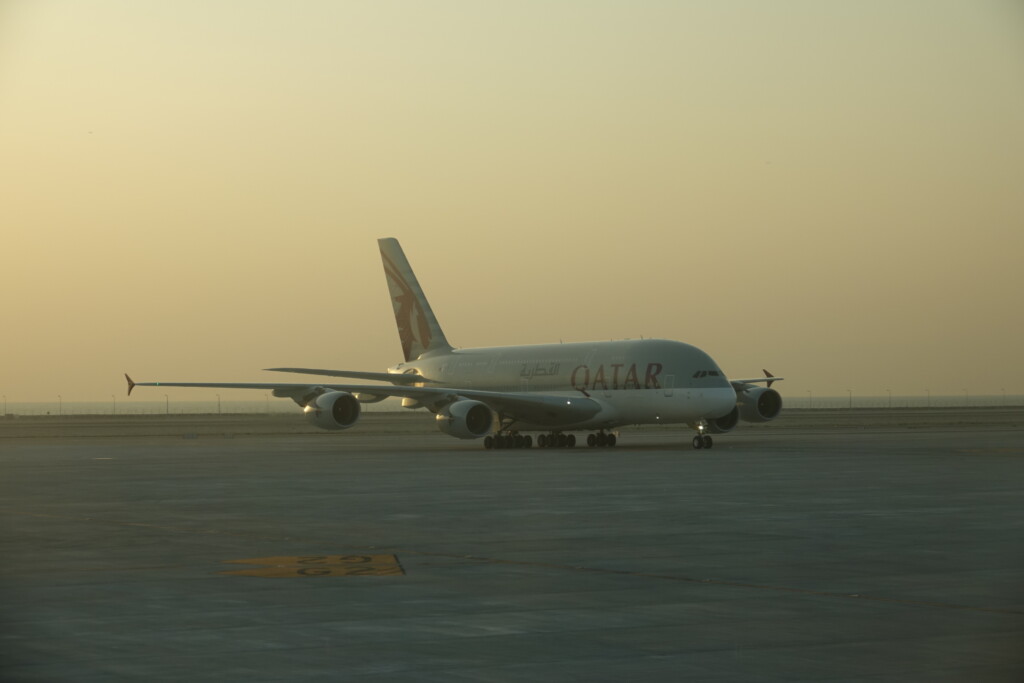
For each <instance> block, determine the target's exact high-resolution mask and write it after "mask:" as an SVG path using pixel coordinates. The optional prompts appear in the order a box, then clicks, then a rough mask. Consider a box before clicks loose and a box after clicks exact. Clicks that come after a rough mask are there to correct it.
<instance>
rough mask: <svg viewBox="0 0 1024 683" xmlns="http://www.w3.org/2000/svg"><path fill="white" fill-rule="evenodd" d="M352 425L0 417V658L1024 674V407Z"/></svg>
mask: <svg viewBox="0 0 1024 683" xmlns="http://www.w3.org/2000/svg"><path fill="white" fill-rule="evenodd" d="M172 417H173V416H172ZM296 419H298V418H296ZM15 422H16V423H17V424H14V423H15ZM101 422H102V425H101V424H100V423H101ZM366 422H367V423H366V425H360V426H358V427H356V428H355V429H352V430H349V431H347V432H343V433H322V432H313V431H311V430H309V429H306V428H305V427H304V426H302V423H300V422H296V421H294V420H291V419H288V420H282V419H281V418H274V419H262V418H259V417H244V418H243V417H237V416H223V417H222V418H216V417H188V416H183V417H179V418H174V419H167V420H163V421H161V420H160V419H158V417H156V418H154V417H150V418H145V419H138V420H134V421H133V420H132V419H130V418H127V417H125V418H123V419H114V418H111V419H104V420H100V419H99V418H93V419H91V420H86V419H82V420H77V421H76V420H72V419H66V420H64V421H62V422H61V424H58V423H57V422H56V421H54V420H51V421H49V422H45V421H43V420H42V419H40V420H38V421H35V422H32V421H27V420H18V421H0V467H2V475H3V476H2V479H0V494H2V502H0V509H2V513H0V514H2V516H3V532H2V536H0V542H2V546H0V548H2V550H3V557H4V562H3V563H2V565H0V566H2V569H0V572H2V573H0V580H2V584H0V591H2V593H0V600H2V606H3V610H2V615H3V616H2V620H3V622H2V625H0V629H2V631H0V636H2V639H0V643H2V651H0V666H2V669H0V680H3V681H72V680H73V681H122V680H123V681H135V680H143V679H145V680H156V681H178V680H190V681H271V680H292V681H320V680H323V681H328V680H330V681H337V680H365V679H370V678H372V679H373V680H377V681H453V680H466V681H516V680H521V681H525V680H530V681H567V680H586V681H613V680H615V681H618V680H623V679H631V680H635V679H638V678H641V677H649V678H662V679H666V680H700V681H850V682H852V681H880V682H882V681H884V682H888V681H893V682H895V681H901V682H904V681H963V680H971V681H1021V680H1024V654H1022V653H1024V541H1022V539H1024V504H1022V501H1024V413H1022V411H1021V410H1020V409H1005V410H1001V411H999V410H986V411H966V412H965V411H905V412H902V413H901V412H900V411H860V412H858V411H808V412H806V413H799V412H796V413H794V414H793V417H792V419H790V420H789V421H788V422H787V414H786V413H783V416H782V417H781V418H780V419H779V420H778V421H777V422H775V423H771V424H769V425H763V426H755V427H753V428H744V426H741V427H739V428H737V430H736V431H735V432H733V433H731V434H728V435H722V436H719V437H716V442H715V448H714V449H712V450H710V451H693V450H691V449H690V448H689V447H688V446H687V445H686V444H687V442H688V440H689V434H690V432H689V431H688V430H679V429H668V428H659V429H651V430H623V432H622V434H621V438H620V445H619V446H618V447H617V448H615V449H606V450H593V449H587V448H576V449H574V450H541V449H536V448H534V449H530V450H517V451H511V450H510V451H485V450H483V449H482V448H481V446H480V444H479V442H461V441H458V440H455V439H452V438H450V437H447V436H445V435H443V434H441V433H439V432H437V431H435V429H434V428H433V426H432V424H431V420H430V418H429V416H427V415H425V414H422V413H420V414H417V415H403V416H399V417H392V416H388V415H367V421H366ZM296 425H298V426H296Z"/></svg>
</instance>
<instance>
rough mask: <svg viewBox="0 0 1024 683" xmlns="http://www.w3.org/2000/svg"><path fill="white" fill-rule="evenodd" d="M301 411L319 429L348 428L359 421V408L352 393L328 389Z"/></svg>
mask: <svg viewBox="0 0 1024 683" xmlns="http://www.w3.org/2000/svg"><path fill="white" fill-rule="evenodd" d="M303 412H304V413H306V416H307V417H308V418H309V421H310V422H312V423H313V424H314V425H316V426H317V427H319V428H320V429H348V428H349V427H351V426H352V425H354V424H355V423H356V422H358V421H359V414H360V412H361V408H360V407H359V401H358V399H356V397H355V396H353V395H352V394H349V393H347V392H344V391H328V392H325V393H323V394H320V395H319V396H317V397H316V398H315V399H313V400H312V401H310V402H309V403H307V404H306V406H305V408H303Z"/></svg>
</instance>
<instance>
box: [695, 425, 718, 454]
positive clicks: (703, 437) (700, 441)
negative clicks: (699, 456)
mask: <svg viewBox="0 0 1024 683" xmlns="http://www.w3.org/2000/svg"><path fill="white" fill-rule="evenodd" d="M694 426H695V427H696V428H697V436H695V437H693V447H694V448H695V449H697V450H700V449H701V448H711V447H712V446H714V445H715V442H714V441H713V440H712V439H711V435H710V434H705V433H704V430H706V429H707V428H708V423H707V422H704V421H703V420H701V421H700V422H698V423H697V424H696V425H694Z"/></svg>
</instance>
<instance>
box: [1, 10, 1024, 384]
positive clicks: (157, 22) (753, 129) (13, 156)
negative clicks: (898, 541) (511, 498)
mask: <svg viewBox="0 0 1024 683" xmlns="http://www.w3.org/2000/svg"><path fill="white" fill-rule="evenodd" d="M0 193H2V195H0V196H2V202H0V207H2V208H0V226H2V228H0V237H2V243H0V283H2V291H3V297H2V301H3V307H2V318H0V319H2V320H3V325H2V328H0V329H2V340H3V341H2V347H0V348H2V349H3V355H2V358H0V393H2V394H4V395H5V396H6V397H7V398H8V399H9V400H10V401H50V400H53V399H54V398H55V396H56V395H58V394H60V395H62V396H63V400H65V401H90V400H97V401H105V400H108V399H109V397H110V395H111V394H114V393H116V394H117V396H118V397H119V399H120V397H122V396H123V392H124V379H123V374H122V373H124V372H126V371H127V372H129V373H130V374H131V375H132V376H133V377H134V378H135V379H137V380H140V381H290V380H294V379H295V378H294V377H288V376H279V375H274V374H273V373H263V372H260V370H261V368H266V367H274V366H282V365H293V366H309V367H327V368H339V369H361V370H383V369H385V368H386V367H387V366H389V365H392V364H394V363H396V362H398V361H399V360H401V349H400V345H399V341H398V335H397V333H396V331H395V324H394V319H393V317H392V312H391V306H390V302H389V297H388V291H387V287H386V283H385V280H384V275H383V270H382V267H381V263H380V258H379V255H378V251H377V242H376V239H377V238H378V237H397V238H398V239H399V240H400V241H401V242H402V245H403V246H404V247H405V251H406V253H407V255H408V257H409V260H410V261H411V262H412V265H413V267H414V268H415V270H416V273H417V275H418V276H419V279H420V282H421V284H422V285H423V287H424V289H425V290H426V293H427V295H428V296H429V298H430V300H431V303H432V305H433V308H434V310H435V312H436V313H437V315H438V317H439V319H440V321H441V324H442V326H443V327H444V330H445V332H446V334H447V337H448V339H449V341H451V342H452V343H453V344H455V345H457V346H462V347H475V346H491V345H508V344H530V343H547V342H553V341H554V342H557V341H558V340H564V341H590V340H601V339H621V338H636V337H640V336H645V337H662V338H669V339H678V340H682V341H686V342H689V343H692V344H695V345H697V346H700V347H701V348H703V349H704V350H706V351H707V352H708V353H710V354H711V355H712V356H713V357H714V358H715V359H716V360H717V361H718V363H719V365H721V366H722V368H723V369H724V370H725V371H726V372H727V373H728V374H729V375H731V376H734V377H736V376H739V377H749V376H756V375H758V374H760V371H761V368H768V369H769V370H771V371H772V372H773V373H775V374H777V375H784V376H785V377H786V378H787V380H786V382H785V383H783V384H782V385H779V388H780V389H781V390H782V393H783V396H784V397H787V396H789V397H801V398H803V397H806V396H807V392H809V391H810V392H813V393H814V395H816V396H817V395H821V396H825V395H842V396H845V395H846V392H847V389H849V390H851V391H852V392H854V393H856V394H857V395H868V394H874V395H884V394H885V392H886V390H887V389H889V390H891V391H892V392H893V393H895V394H899V395H912V394H924V393H925V391H926V390H928V391H930V392H931V393H932V394H935V395H938V394H943V393H946V394H959V393H961V392H963V391H964V390H965V389H966V390H968V391H970V392H971V394H986V393H988V394H999V393H1000V391H1002V390H1004V389H1005V391H1006V392H1007V393H1009V394H1024V361H1022V348H1024V322H1022V317H1024V314H1022V310H1024V303H1022V298H1024V297H1022V295H1024V3H1022V2H1019V1H1016V0H971V1H968V0H901V1H899V2H889V1H884V2H883V1H880V0H867V1H865V2H848V1H839V0H836V1H828V0H803V1H797V0H793V1H780V2H763V1H761V0H732V1H719V0H714V1H711V0H707V1H692V2H685V1H682V0H680V1H668V0H631V1H629V2H627V1H625V0H621V1H613V0H605V1H600V0H544V1H539V0H517V1H516V2H506V3H496V2H476V1H471V0H464V1H444V0H439V1H422V2H416V1H413V0H403V1H391V0H372V1H367V2H343V1H332V2H327V1H313V0H309V1H306V2H298V3H285V2H270V1H261V2H244V3H243V2H224V1H218V0H203V1H198V0H184V1H182V2H146V1H140V0H120V1H118V0H75V1H70V0H68V1H61V0H5V1H4V2H2V3H0ZM137 393H141V390H140V391H139V392H137ZM221 393H223V394H224V395H225V398H227V397H228V395H230V396H231V397H237V398H253V399H256V400H259V399H260V396H250V395H248V394H244V393H238V392H221ZM208 396H209V392H202V391H199V390H185V389H179V390H175V394H174V397H175V398H181V399H188V398H192V397H195V398H203V397H208ZM142 398H149V399H157V398H159V395H150V396H148V397H142Z"/></svg>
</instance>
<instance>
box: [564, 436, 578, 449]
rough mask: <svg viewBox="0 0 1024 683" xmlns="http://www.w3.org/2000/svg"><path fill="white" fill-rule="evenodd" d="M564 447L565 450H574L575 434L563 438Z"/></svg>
mask: <svg viewBox="0 0 1024 683" xmlns="http://www.w3.org/2000/svg"><path fill="white" fill-rule="evenodd" d="M565 447H566V448H576V435H575V434H570V435H569V436H567V437H565Z"/></svg>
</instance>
